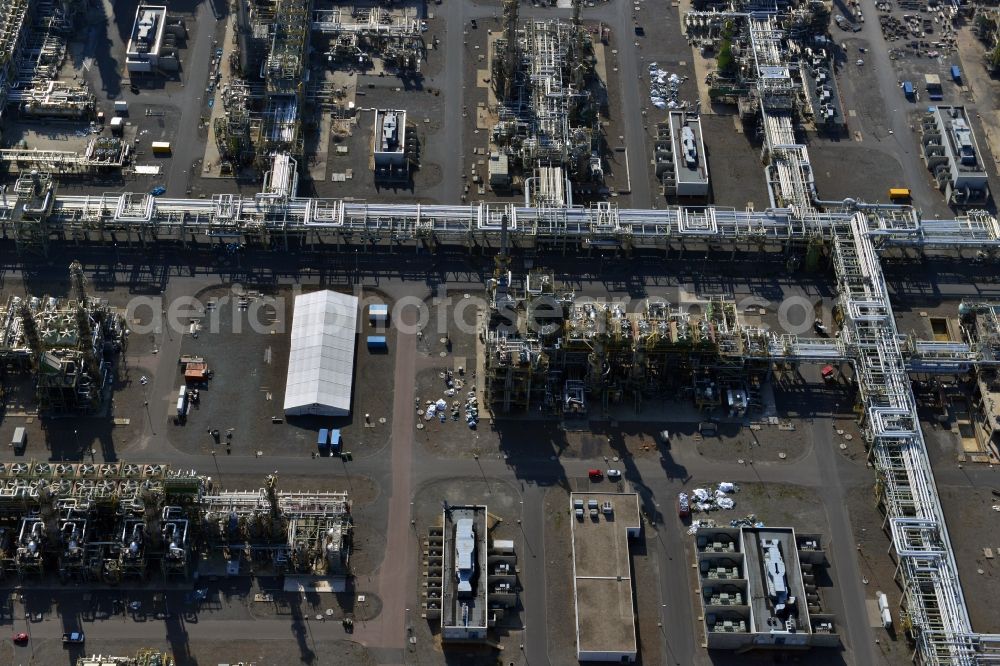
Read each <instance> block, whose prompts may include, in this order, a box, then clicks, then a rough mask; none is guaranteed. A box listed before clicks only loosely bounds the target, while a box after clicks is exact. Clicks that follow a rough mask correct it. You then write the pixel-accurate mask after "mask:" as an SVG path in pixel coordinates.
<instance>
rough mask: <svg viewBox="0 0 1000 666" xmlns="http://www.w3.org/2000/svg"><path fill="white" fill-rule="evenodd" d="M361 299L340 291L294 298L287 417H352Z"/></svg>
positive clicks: (286, 403) (287, 387)
mask: <svg viewBox="0 0 1000 666" xmlns="http://www.w3.org/2000/svg"><path fill="white" fill-rule="evenodd" d="M357 326H358V299H357V297H356V296H351V295H349V294H338V293H337V292H335V291H328V290H327V291H316V292H313V293H311V294H302V295H299V296H296V297H295V307H294V309H293V311H292V348H291V351H290V352H289V355H288V378H287V379H286V381H285V415H286V416H301V415H306V414H316V415H320V416H346V415H348V414H350V413H351V386H352V384H353V382H354V344H355V341H356V340H355V336H356V333H357Z"/></svg>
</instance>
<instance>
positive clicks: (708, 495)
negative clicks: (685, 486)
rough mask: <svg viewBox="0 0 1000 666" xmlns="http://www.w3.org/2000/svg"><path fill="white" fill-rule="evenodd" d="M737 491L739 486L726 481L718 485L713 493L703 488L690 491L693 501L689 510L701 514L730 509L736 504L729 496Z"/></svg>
mask: <svg viewBox="0 0 1000 666" xmlns="http://www.w3.org/2000/svg"><path fill="white" fill-rule="evenodd" d="M739 490H740V488H739V486H737V485H736V484H734V483H730V482H728V481H723V482H722V483H720V484H719V485H718V486H716V488H715V490H714V491H711V490H707V489H705V488H695V489H694V490H693V491H691V497H692V499H693V502H692V507H691V508H692V510H694V511H702V512H708V511H719V510H725V509H732V508H733V507H734V506H736V502H735V500H733V498H732V497H729V495H730V494H732V493H735V492H739Z"/></svg>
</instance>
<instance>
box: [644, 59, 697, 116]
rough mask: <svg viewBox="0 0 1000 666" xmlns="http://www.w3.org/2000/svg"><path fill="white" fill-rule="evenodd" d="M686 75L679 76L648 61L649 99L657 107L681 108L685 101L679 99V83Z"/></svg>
mask: <svg viewBox="0 0 1000 666" xmlns="http://www.w3.org/2000/svg"><path fill="white" fill-rule="evenodd" d="M687 78H688V77H686V76H685V77H680V76H677V75H676V74H670V73H669V72H665V71H663V70H662V69H660V68H659V67H658V66H657V65H656V63H655V62H651V63H649V101H650V103H651V104H652V105H653V106H655V107H656V108H658V109H683V108H685V107H686V106H687V102H682V101H680V88H681V84H682V83H684V82H685V81H687Z"/></svg>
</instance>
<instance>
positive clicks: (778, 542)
mask: <svg viewBox="0 0 1000 666" xmlns="http://www.w3.org/2000/svg"><path fill="white" fill-rule="evenodd" d="M695 546H696V548H695V552H696V553H697V554H696V558H697V569H698V582H699V587H700V591H701V595H700V596H701V605H702V613H701V615H702V617H703V618H704V622H705V636H706V643H707V646H708V648H709V649H718V650H746V649H753V648H762V649H769V650H773V649H776V648H787V649H799V650H805V649H809V648H811V647H836V646H838V645H839V644H840V637H839V636H838V635H837V633H836V630H835V625H834V619H833V615H831V614H830V613H828V612H825V611H824V609H823V603H822V599H821V597H820V594H819V593H818V591H817V589H816V583H815V578H814V576H815V572H816V571H817V570H818V569H819V568H820V567H823V566H826V556H825V555H824V553H823V551H822V550H820V539H819V537H818V536H815V535H796V533H795V530H793V529H791V528H788V527H766V528H765V527H760V528H757V527H743V528H723V527H719V528H715V527H711V528H700V529H699V530H698V531H697V533H696V535H695Z"/></svg>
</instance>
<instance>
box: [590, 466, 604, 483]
mask: <svg viewBox="0 0 1000 666" xmlns="http://www.w3.org/2000/svg"><path fill="white" fill-rule="evenodd" d="M587 476H589V477H590V480H591V481H600V480H601V479H603V478H604V474H602V473H601V470H599V469H592V470H590V471H589V472H587Z"/></svg>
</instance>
